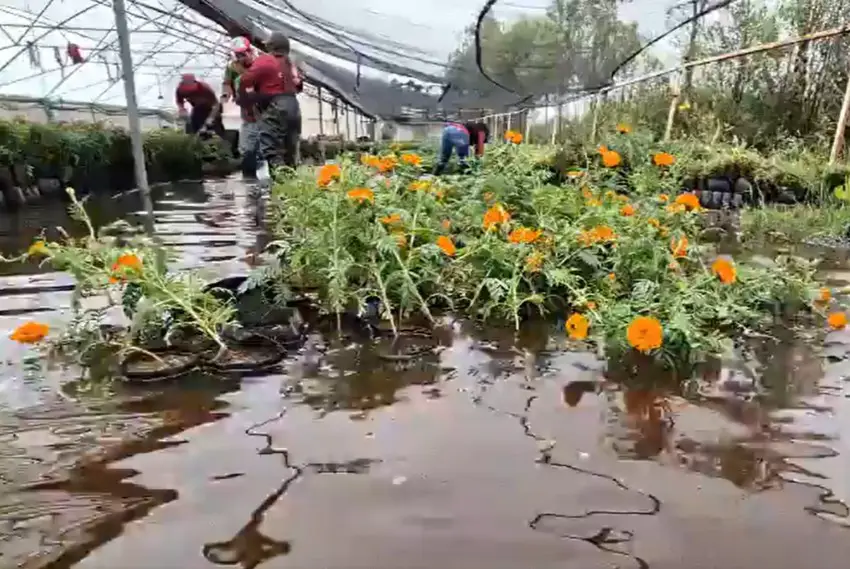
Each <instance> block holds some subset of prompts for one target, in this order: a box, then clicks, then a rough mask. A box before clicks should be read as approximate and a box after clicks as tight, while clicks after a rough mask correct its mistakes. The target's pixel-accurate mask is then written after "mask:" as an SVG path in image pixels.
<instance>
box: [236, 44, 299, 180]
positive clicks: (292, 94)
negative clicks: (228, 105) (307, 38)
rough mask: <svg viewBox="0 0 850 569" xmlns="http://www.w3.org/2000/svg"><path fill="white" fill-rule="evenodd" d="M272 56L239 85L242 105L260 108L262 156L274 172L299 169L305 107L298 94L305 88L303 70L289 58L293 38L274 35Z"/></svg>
mask: <svg viewBox="0 0 850 569" xmlns="http://www.w3.org/2000/svg"><path fill="white" fill-rule="evenodd" d="M266 48H267V50H268V52H269V53H266V54H262V55H260V56H259V57H257V59H255V60H254V62H253V63H252V64H251V67H249V68H248V69H247V70H246V71H245V72H244V73H243V74H242V77H241V80H240V82H239V98H240V102H241V104H246V105H253V106H255V107H256V109H257V112H258V116H257V125H258V130H259V147H260V156H261V157H262V158H264V159H265V160H266V161H267V163H268V166H269V169H270V170H271V171H274V169H275V168H277V167H280V166H289V167H290V168H295V165H296V164H295V162H296V158H297V154H298V141H299V137H300V136H301V108H300V106H299V105H298V99H297V98H296V95H297V94H298V93H300V92H301V91H302V89H303V78H302V76H301V72H300V70H299V69H298V68H297V67H296V66H295V64H294V63H293V62H292V59H291V58H290V55H289V39H288V38H287V37H286V36H285V35H283V34H282V33H280V32H273V33H272V35H271V37H270V38H269V40H268V41H267V42H266Z"/></svg>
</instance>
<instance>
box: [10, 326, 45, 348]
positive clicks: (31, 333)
mask: <svg viewBox="0 0 850 569" xmlns="http://www.w3.org/2000/svg"><path fill="white" fill-rule="evenodd" d="M48 332H50V326H48V325H47V324H42V323H41V322H32V321H30V322H25V323H23V324H21V325H20V326H18V327H17V328H15V330H14V331H13V332H12V333H11V334H10V335H9V339H10V340H13V341H15V342H19V343H21V344H35V343H37V342H40V341H42V340H43V339H44V337H45V336H47V333H48Z"/></svg>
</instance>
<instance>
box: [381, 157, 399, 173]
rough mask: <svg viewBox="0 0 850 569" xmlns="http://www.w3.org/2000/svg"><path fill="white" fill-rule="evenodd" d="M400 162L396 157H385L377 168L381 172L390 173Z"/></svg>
mask: <svg viewBox="0 0 850 569" xmlns="http://www.w3.org/2000/svg"><path fill="white" fill-rule="evenodd" d="M397 163H398V160H396V157H395V156H392V155H390V156H384V157H383V158H381V159H380V161H379V162H378V165H377V168H378V171H379V172H389V171H390V170H392V169H393V168H395V166H396V164H397Z"/></svg>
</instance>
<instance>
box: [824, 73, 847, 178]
mask: <svg viewBox="0 0 850 569" xmlns="http://www.w3.org/2000/svg"><path fill="white" fill-rule="evenodd" d="M848 112H850V76H848V78H847V87H846V88H845V89H844V102H843V103H841V112H840V113H839V114H838V124H837V125H835V138H833V139H832V150H831V151H830V153H829V164H830V166H832V165H833V164H835V162H836V161H837V160H838V155H839V154H841V150H842V148H843V146H844V130H845V129H846V128H847V114H848Z"/></svg>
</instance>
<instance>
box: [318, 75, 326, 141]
mask: <svg viewBox="0 0 850 569" xmlns="http://www.w3.org/2000/svg"><path fill="white" fill-rule="evenodd" d="M324 134H325V117H324V113H323V112H322V88H321V87H319V136H323V135H324Z"/></svg>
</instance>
